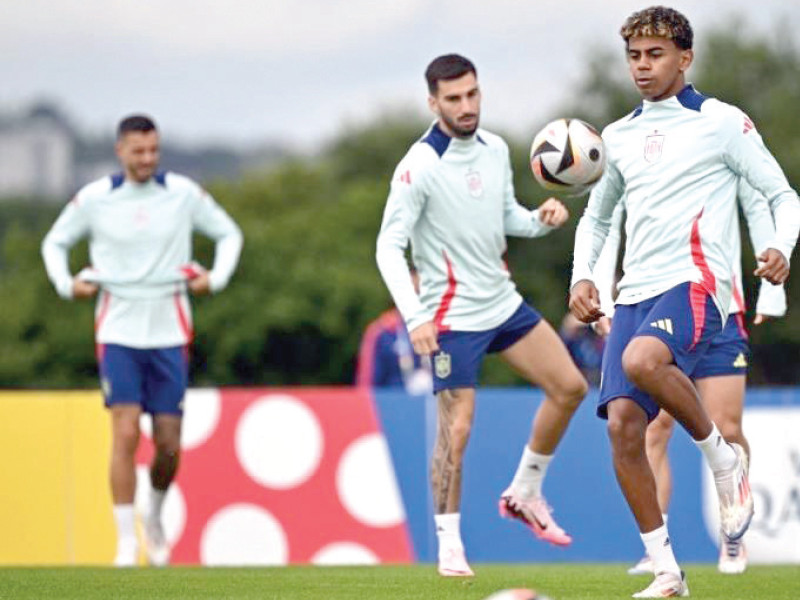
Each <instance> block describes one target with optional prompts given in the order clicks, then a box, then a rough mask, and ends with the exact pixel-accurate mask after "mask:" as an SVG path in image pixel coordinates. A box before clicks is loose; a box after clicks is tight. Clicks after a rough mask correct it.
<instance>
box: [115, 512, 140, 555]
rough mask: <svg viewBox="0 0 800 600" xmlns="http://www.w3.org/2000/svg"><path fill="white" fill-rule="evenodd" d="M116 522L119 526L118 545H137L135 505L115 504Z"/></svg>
mask: <svg viewBox="0 0 800 600" xmlns="http://www.w3.org/2000/svg"><path fill="white" fill-rule="evenodd" d="M114 522H115V523H116V524H117V544H118V545H120V546H129V545H136V516H135V513H134V510H133V504H115V505H114Z"/></svg>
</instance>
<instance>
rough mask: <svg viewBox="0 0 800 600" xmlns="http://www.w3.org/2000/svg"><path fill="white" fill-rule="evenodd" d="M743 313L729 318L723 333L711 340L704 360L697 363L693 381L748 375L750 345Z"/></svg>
mask: <svg viewBox="0 0 800 600" xmlns="http://www.w3.org/2000/svg"><path fill="white" fill-rule="evenodd" d="M747 339H748V336H747V329H745V326H744V317H743V316H742V313H734V314H732V315H730V316H729V317H728V321H727V322H726V323H725V327H724V329H723V330H722V332H721V333H720V334H719V335H717V336H716V337H714V339H713V340H711V345H710V346H709V347H708V350H707V351H706V353H705V355H704V356H703V358H701V359H700V361H699V362H698V363H697V366H696V367H695V368H694V372H693V373H692V379H703V378H704V377H717V376H721V375H746V374H747V366H748V364H749V363H750V344H749V343H748V341H747Z"/></svg>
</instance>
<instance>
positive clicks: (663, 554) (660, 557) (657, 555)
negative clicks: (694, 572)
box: [639, 525, 681, 576]
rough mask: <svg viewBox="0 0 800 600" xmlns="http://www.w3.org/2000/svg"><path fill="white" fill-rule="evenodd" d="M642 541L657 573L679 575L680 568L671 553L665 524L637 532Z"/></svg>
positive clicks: (670, 544)
mask: <svg viewBox="0 0 800 600" xmlns="http://www.w3.org/2000/svg"><path fill="white" fill-rule="evenodd" d="M639 535H641V537H642V542H643V543H644V549H645V552H647V556H649V557H650V558H651V559H652V561H653V571H654V572H655V573H656V575H658V574H659V573H674V574H675V575H678V576H680V574H681V568H680V567H679V566H678V562H677V561H676V560H675V555H674V554H673V553H672V543H671V542H670V541H669V533H668V532H667V526H666V525H662V526H661V527H659V528H658V529H654V530H653V531H648V532H647V533H641V534H639Z"/></svg>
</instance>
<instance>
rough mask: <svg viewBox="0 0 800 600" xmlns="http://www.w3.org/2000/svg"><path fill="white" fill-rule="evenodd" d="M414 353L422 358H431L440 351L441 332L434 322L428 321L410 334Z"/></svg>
mask: <svg viewBox="0 0 800 600" xmlns="http://www.w3.org/2000/svg"><path fill="white" fill-rule="evenodd" d="M408 337H409V339H410V340H411V345H412V346H414V352H416V353H417V354H419V355H420V356H430V355H431V354H433V353H434V352H436V351H437V350H438V349H439V341H438V338H439V332H438V331H437V330H436V325H434V323H433V321H426V322H425V323H423V324H422V325H418V326H417V327H415V328H414V329H413V330H411V331H409V332H408Z"/></svg>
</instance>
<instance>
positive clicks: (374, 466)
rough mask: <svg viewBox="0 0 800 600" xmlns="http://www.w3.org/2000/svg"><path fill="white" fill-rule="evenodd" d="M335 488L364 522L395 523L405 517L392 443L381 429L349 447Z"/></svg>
mask: <svg viewBox="0 0 800 600" xmlns="http://www.w3.org/2000/svg"><path fill="white" fill-rule="evenodd" d="M336 489H337V491H338V492H339V498H340V499H341V501H342V504H343V505H344V507H345V508H346V509H347V511H348V512H349V513H350V514H351V515H352V516H353V518H355V519H356V520H358V521H360V522H361V523H364V524H365V525H368V526H370V527H392V526H394V525H398V524H400V523H402V522H403V521H404V520H405V510H404V508H403V501H402V499H401V497H400V492H399V490H398V488H397V481H396V480H395V476H394V468H393V466H392V460H391V457H390V455H389V447H388V446H387V444H386V439H385V438H384V437H383V435H382V434H380V433H372V434H368V435H365V436H362V437H360V438H358V439H357V440H355V441H354V442H352V443H351V444H350V445H349V446H348V447H347V449H346V450H345V451H344V453H343V454H342V458H341V460H340V461H339V466H338V468H337V470H336Z"/></svg>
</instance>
